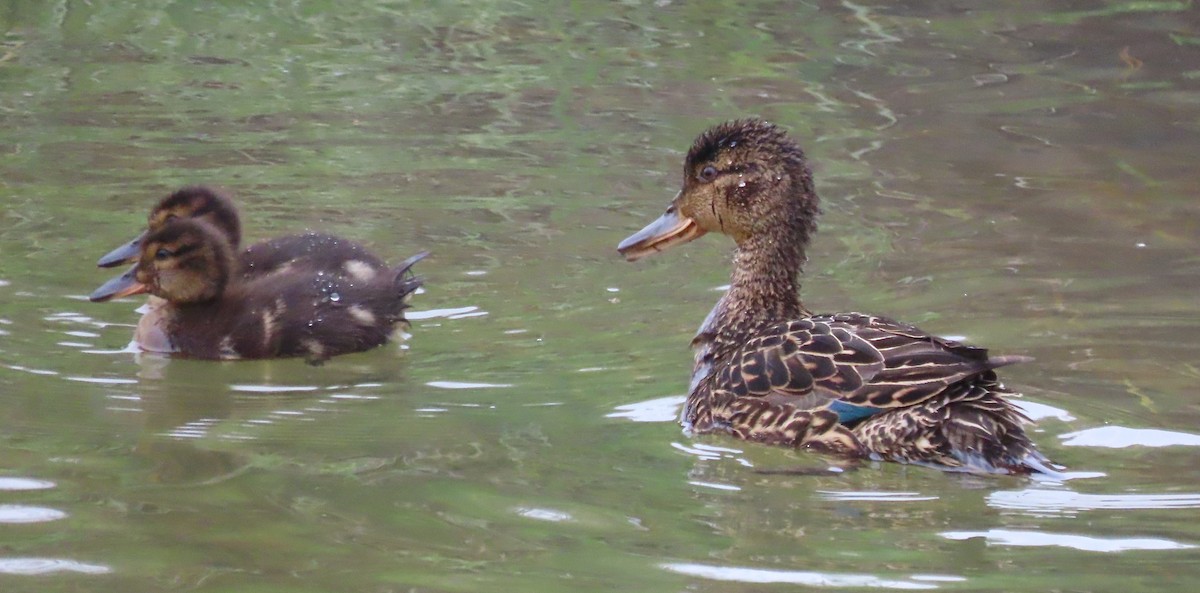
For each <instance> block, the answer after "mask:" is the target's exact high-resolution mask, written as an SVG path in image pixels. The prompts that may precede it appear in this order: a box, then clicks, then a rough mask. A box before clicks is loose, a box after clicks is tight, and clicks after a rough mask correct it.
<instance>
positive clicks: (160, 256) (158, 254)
mask: <svg viewBox="0 0 1200 593" xmlns="http://www.w3.org/2000/svg"><path fill="white" fill-rule="evenodd" d="M168 257H171V252H170V251H167V249H166V248H165V247H164V248H162V249H159V250H158V251H155V252H154V259H157V260H159V261H162V260H164V259H167V258H168Z"/></svg>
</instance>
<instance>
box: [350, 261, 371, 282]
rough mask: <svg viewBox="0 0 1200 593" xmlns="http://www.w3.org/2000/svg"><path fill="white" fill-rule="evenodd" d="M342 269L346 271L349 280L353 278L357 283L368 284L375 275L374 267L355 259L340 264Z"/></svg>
mask: <svg viewBox="0 0 1200 593" xmlns="http://www.w3.org/2000/svg"><path fill="white" fill-rule="evenodd" d="M342 268H344V269H345V270H346V273H347V274H349V275H350V277H351V278H354V279H355V280H358V281H359V282H369V281H370V280H371V279H373V278H375V274H376V271H375V267H374V266H372V265H371V264H369V263H367V262H365V261H362V260H357V259H352V260H350V261H348V262H346V263H344V264H342Z"/></svg>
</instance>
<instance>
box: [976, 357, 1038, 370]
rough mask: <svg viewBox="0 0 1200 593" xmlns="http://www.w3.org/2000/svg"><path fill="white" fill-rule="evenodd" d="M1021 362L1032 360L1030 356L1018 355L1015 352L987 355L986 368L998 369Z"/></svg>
mask: <svg viewBox="0 0 1200 593" xmlns="http://www.w3.org/2000/svg"><path fill="white" fill-rule="evenodd" d="M1022 362H1033V357H1032V356H1020V355H1017V354H1007V355H1004V356H989V357H988V359H987V368H989V369H998V368H1000V367H1006V366H1008V365H1010V364H1020V363H1022Z"/></svg>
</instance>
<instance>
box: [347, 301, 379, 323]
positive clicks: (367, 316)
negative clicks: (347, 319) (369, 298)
mask: <svg viewBox="0 0 1200 593" xmlns="http://www.w3.org/2000/svg"><path fill="white" fill-rule="evenodd" d="M348 310H349V312H350V316H351V317H353V318H354V319H355V321H358V322H359V323H361V324H362V325H375V314H374V313H372V312H371V310H370V309H367V308H366V307H363V306H362V305H351V307H350V309H348Z"/></svg>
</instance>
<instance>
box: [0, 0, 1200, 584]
mask: <svg viewBox="0 0 1200 593" xmlns="http://www.w3.org/2000/svg"><path fill="white" fill-rule="evenodd" d="M913 4H914V5H912V6H909V5H901V4H894V3H877V4H868V3H852V2H841V3H836V2H815V3H803V4H800V3H778V4H773V3H767V2H746V3H737V2H672V1H670V0H663V1H659V2H622V3H600V2H592V3H584V2H576V3H545V4H544V5H538V4H531V3H520V2H484V3H461V4H447V5H435V4H434V3H419V2H413V3H408V2H361V3H335V2H317V1H313V2H304V1H292V2H285V1H282V0H276V1H256V2H205V3H201V2H97V1H92V2H84V1H60V2H46V1H42V0H26V1H20V0H8V1H0V590H3V591H5V592H8V591H37V592H45V591H114V592H133V591H238V592H243V591H244V592H266V591H289V592H308V591H313V592H316V591H328V592H341V591H363V592H391V591H420V592H459V591H463V592H466V591H472V592H474V591H480V592H484V591H486V592H497V591H521V592H531V591H671V592H674V591H807V590H847V589H848V590H858V589H863V588H883V589H942V590H948V591H1006V592H1007V591H1030V592H1033V591H1114V592H1115V591H1121V592H1137V591H1179V592H1185V591H1186V592H1190V591H1192V590H1194V588H1195V583H1196V582H1197V580H1198V579H1200V564H1198V561H1200V548H1198V547H1196V546H1200V521H1198V519H1200V511H1198V510H1197V509H1200V466H1197V464H1196V463H1195V460H1196V453H1195V452H1196V449H1195V447H1196V446H1198V445H1200V429H1197V428H1196V426H1197V425H1198V424H1200V405H1198V404H1197V402H1198V401H1200V398H1198V397H1197V396H1198V395H1200V388H1198V387H1197V385H1198V384H1200V362H1198V360H1200V341H1198V340H1197V339H1196V335H1197V333H1198V331H1200V315H1197V308H1198V304H1200V298H1198V297H1197V296H1196V295H1197V294H1200V257H1198V256H1197V253H1200V249H1198V248H1200V202H1198V201H1197V198H1196V188H1197V187H1198V186H1200V175H1198V174H1197V173H1196V170H1197V169H1196V165H1195V158H1196V157H1195V155H1196V154H1197V153H1198V152H1200V140H1198V139H1197V138H1200V136H1198V135H1197V132H1200V92H1198V91H1200V33H1198V31H1200V21H1198V20H1197V14H1200V13H1198V12H1197V11H1196V8H1195V7H1194V6H1192V5H1191V3H1190V2H1172V1H1164V2H1114V1H1107V2H1091V3H1079V2H1007V3H989V2H974V3H960V4H959V5H957V6H953V7H951V6H949V5H943V4H939V5H937V8H929V7H923V6H921V5H919V4H917V3H913ZM998 6H1000V7H998ZM745 115H761V116H764V117H767V118H769V119H771V120H773V121H776V122H778V123H779V124H781V125H783V126H785V127H786V128H788V129H790V130H791V131H792V132H793V133H794V134H795V135H796V136H797V138H799V139H800V140H801V142H802V144H804V146H805V147H806V149H807V150H808V152H809V154H810V156H811V158H812V160H813V162H814V166H815V169H816V175H817V177H818V188H819V191H820V193H821V194H822V197H823V199H824V209H825V216H824V218H823V219H822V228H821V232H820V233H819V234H818V236H817V243H816V245H814V247H813V249H812V251H811V253H810V264H809V270H808V275H807V276H806V286H805V296H806V301H807V303H808V305H809V306H810V307H811V308H813V309H814V310H818V311H833V310H863V311H870V312H875V313H881V314H887V315H891V316H894V317H897V318H900V319H904V320H907V321H911V322H916V323H920V324H922V325H923V326H924V327H926V328H927V329H930V330H932V331H937V332H939V333H943V334H947V335H958V336H964V337H965V338H966V339H967V340H970V341H972V342H974V343H978V344H983V345H987V346H989V347H991V348H992V349H993V350H994V351H996V352H1002V353H1007V354H1025V355H1032V356H1034V357H1036V359H1037V360H1036V362H1034V363H1030V364H1025V365H1021V366H1018V367H1013V368H1011V369H1005V371H1006V372H1005V378H1006V381H1007V382H1008V383H1009V384H1010V385H1011V386H1013V387H1016V388H1018V389H1020V390H1022V391H1024V392H1025V393H1026V401H1027V402H1030V404H1031V405H1032V406H1033V407H1032V408H1031V410H1032V411H1033V412H1035V414H1036V415H1041V416H1045V417H1044V418H1042V420H1041V421H1040V422H1039V427H1038V429H1037V432H1035V435H1034V436H1035V439H1036V440H1037V441H1038V443H1039V444H1040V446H1041V447H1042V449H1043V450H1044V451H1045V452H1046V453H1047V454H1048V455H1049V456H1050V457H1052V458H1054V459H1055V460H1057V461H1059V462H1061V463H1064V464H1066V465H1068V466H1069V467H1070V468H1071V469H1072V470H1073V471H1075V472H1077V473H1076V474H1075V475H1076V476H1077V479H1072V480H1068V481H1066V482H1062V483H1058V482H1045V481H1042V482H1039V481H1031V480H1026V479H1016V478H996V479H980V478H969V477H962V476H955V475H945V474H941V473H938V472H936V471H931V470H927V469H920V468H912V467H903V466H898V465H891V464H888V465H881V466H874V467H866V468H863V469H860V470H858V471H851V472H847V473H842V474H836V473H832V472H830V473H828V474H824V475H786V474H785V475H780V474H778V473H771V472H773V471H774V470H779V469H797V468H803V469H809V470H812V469H817V470H820V469H822V468H825V467H827V466H828V461H829V460H827V459H823V458H821V457H819V456H815V455H811V454H807V453H800V452H793V451H786V450H780V449H772V448H766V447H761V446H756V445H749V444H745V443H741V442H737V441H733V440H731V439H728V438H722V437H703V438H698V439H692V438H688V437H685V436H684V435H682V434H681V433H680V431H679V428H678V426H677V425H676V424H675V423H674V422H673V416H674V413H675V406H676V405H677V404H678V402H679V400H680V398H681V396H682V394H683V391H684V389H685V388H686V383H687V378H688V374H689V372H690V365H691V355H690V352H689V350H688V349H687V344H688V342H689V340H690V338H691V334H692V332H693V331H694V330H695V328H696V326H697V325H698V324H699V323H700V321H701V319H702V318H703V316H704V315H705V313H706V312H707V311H708V309H709V308H710V307H711V305H712V303H713V302H714V301H715V300H716V298H717V296H718V294H719V293H718V292H717V291H716V290H715V289H716V287H718V286H720V285H723V284H725V282H726V279H727V273H728V270H727V261H728V260H727V254H728V252H729V248H730V245H729V244H728V243H727V242H726V241H724V240H722V239H721V238H718V237H706V238H704V239H703V240H701V241H698V242H696V243H694V244H690V245H687V246H684V247H681V248H677V249H675V250H673V251H672V252H669V253H666V254H663V255H660V256H658V257H655V258H652V259H650V260H647V261H645V262H639V263H637V264H628V263H625V262H623V261H621V260H620V258H619V257H617V256H616V253H615V245H616V243H617V241H619V240H620V239H621V238H623V237H625V236H626V235H628V234H629V233H631V232H633V231H635V230H637V229H639V228H641V227H642V225H644V224H645V223H646V222H647V221H649V220H650V219H651V218H652V217H654V216H657V215H658V214H659V213H660V211H661V209H662V208H663V207H664V206H665V205H666V203H667V201H668V200H669V199H670V197H671V196H672V195H673V194H674V192H675V190H676V189H677V185H678V176H679V173H678V171H679V163H680V160H681V158H682V154H683V151H684V150H686V148H687V146H688V145H689V144H690V142H691V140H692V137H693V136H694V135H695V134H696V133H697V132H699V131H700V130H702V129H704V128H705V127H707V126H708V125H711V124H712V123H715V122H718V121H721V120H724V119H730V118H734V117H739V116H745ZM189 183H209V184H214V185H221V186H224V187H226V188H228V189H229V190H230V191H232V192H234V193H235V194H236V195H237V196H238V198H239V203H240V204H241V206H242V209H243V213H244V217H245V226H246V227H247V235H248V236H249V237H248V238H249V239H259V238H263V237H268V236H271V235H274V234H280V233H286V232H295V231H299V230H302V229H305V228H312V229H318V230H323V231H327V232H334V233H338V234H341V235H345V236H348V237H352V238H355V239H357V240H361V241H363V242H365V243H367V244H369V245H371V246H372V248H373V249H374V250H375V251H377V252H378V253H379V254H380V255H381V256H383V257H385V258H386V259H388V260H389V261H393V262H396V261H399V260H401V259H403V258H404V257H407V256H408V255H410V254H412V253H413V252H415V251H417V250H419V249H429V250H431V251H432V252H433V253H434V255H433V256H432V257H431V258H430V259H428V260H426V261H425V262H422V263H421V264H420V268H421V270H420V271H421V273H422V275H423V276H425V277H426V279H427V289H426V291H425V293H424V294H421V295H419V296H418V297H417V298H416V299H415V301H414V304H415V305H416V310H417V312H418V315H417V316H418V317H420V319H417V320H416V321H415V322H414V327H413V329H412V334H413V338H412V339H411V340H409V341H408V342H407V343H406V344H405V347H404V348H399V347H396V346H389V347H385V348H382V349H379V350H376V351H372V352H368V353H363V354H356V355H351V356H345V357H340V358H337V359H334V360H333V361H331V362H330V363H328V364H326V365H325V366H323V367H319V368H313V367H309V366H307V365H305V364H303V363H302V362H299V361H290V360H284V361H266V362H237V363H213V362H200V361H189V360H170V359H164V358H159V357H154V356H139V355H135V354H132V353H129V352H121V350H122V349H123V348H124V346H125V345H126V344H127V343H128V341H129V338H130V335H131V332H132V325H133V324H134V323H136V320H137V314H136V313H135V312H134V309H135V307H136V306H137V304H138V303H137V302H135V301H134V300H132V299H130V300H126V301H121V302H117V303H108V304H104V305H96V304H91V303H88V302H87V301H86V300H85V298H84V297H83V295H86V294H87V293H88V292H89V291H90V290H91V289H92V288H94V287H95V286H96V285H97V284H98V283H100V282H101V281H103V280H105V279H106V278H107V277H108V276H109V272H108V271H102V270H97V269H96V268H94V267H93V262H94V261H95V259H96V258H97V257H98V256H100V255H101V254H103V253H104V252H106V251H107V250H108V249H110V248H112V247H114V246H116V245H117V244H119V243H120V242H122V241H124V240H127V239H129V238H131V237H132V234H133V233H134V232H135V231H136V229H137V228H138V227H139V226H141V225H142V224H143V221H144V217H145V214H146V212H147V210H148V208H149V206H150V205H151V204H152V203H153V201H154V200H155V199H157V198H158V197H160V196H161V195H163V194H165V193H167V192H169V191H170V190H172V189H173V188H175V187H178V186H180V185H184V184H189ZM1151 429H1153V430H1157V431H1160V432H1146V431H1147V430H1151ZM817 473H818V474H821V472H817ZM1100 474H1102V475H1100ZM1088 476H1091V477H1088Z"/></svg>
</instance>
